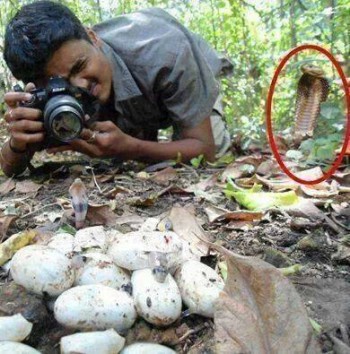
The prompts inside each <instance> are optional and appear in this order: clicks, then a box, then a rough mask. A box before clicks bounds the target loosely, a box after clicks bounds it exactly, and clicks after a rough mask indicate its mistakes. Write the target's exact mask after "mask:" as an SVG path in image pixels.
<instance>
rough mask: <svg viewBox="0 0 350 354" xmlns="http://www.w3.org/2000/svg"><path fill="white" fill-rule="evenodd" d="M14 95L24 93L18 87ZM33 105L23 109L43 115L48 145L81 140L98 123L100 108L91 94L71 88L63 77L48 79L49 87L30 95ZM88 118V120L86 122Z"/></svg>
mask: <svg viewBox="0 0 350 354" xmlns="http://www.w3.org/2000/svg"><path fill="white" fill-rule="evenodd" d="M14 89H15V91H23V89H22V88H21V87H19V86H18V85H16V86H15V88H14ZM30 93H31V94H32V99H31V101H26V102H22V103H21V106H23V107H30V108H37V109H40V110H41V111H42V121H43V123H44V128H45V132H46V144H45V145H49V146H57V145H62V143H63V144H64V143H69V142H70V141H72V140H74V139H76V138H78V137H79V135H80V133H81V131H82V129H83V128H84V127H88V126H89V125H90V124H91V123H93V122H95V121H96V120H97V116H98V110H99V104H98V101H97V99H96V97H94V96H93V95H91V94H90V92H89V91H88V90H87V89H85V88H83V87H78V86H73V85H71V84H70V83H69V82H68V81H67V80H65V79H63V78H62V77H59V76H56V77H52V78H50V79H49V81H48V83H47V85H46V87H44V88H38V89H34V90H32V91H30ZM87 116H88V119H86V118H87Z"/></svg>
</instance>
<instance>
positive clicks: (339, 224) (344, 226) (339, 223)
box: [331, 213, 350, 231]
mask: <svg viewBox="0 0 350 354" xmlns="http://www.w3.org/2000/svg"><path fill="white" fill-rule="evenodd" d="M331 219H332V220H333V222H334V223H335V224H337V225H338V226H340V227H341V228H343V229H345V230H347V231H350V227H348V226H346V225H343V224H342V223H341V222H339V221H338V220H337V219H336V218H335V216H334V215H333V213H331Z"/></svg>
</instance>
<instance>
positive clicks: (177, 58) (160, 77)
mask: <svg viewBox="0 0 350 354" xmlns="http://www.w3.org/2000/svg"><path fill="white" fill-rule="evenodd" d="M94 30H95V31H96V33H97V34H98V35H99V37H100V38H101V39H102V40H103V46H102V50H103V52H104V53H105V55H106V56H107V58H108V59H109V60H110V62H111V63H112V70H113V88H114V101H113V102H112V104H110V105H106V106H104V107H103V108H102V110H101V118H102V119H105V120H112V121H114V122H115V123H116V124H117V125H118V126H119V127H120V128H121V129H122V130H123V131H124V132H126V133H128V134H130V135H133V136H138V137H141V138H145V139H149V138H150V137H151V136H152V135H154V132H155V131H157V130H158V129H162V128H166V127H169V126H170V125H173V126H175V127H176V128H177V129H178V130H180V131H181V129H184V128H190V127H194V126H196V125H198V124H199V123H200V122H201V121H202V120H203V119H205V118H206V117H208V116H210V114H211V112H212V109H213V105H214V103H215V100H216V98H217V96H218V92H219V83H218V81H217V77H218V76H219V74H220V73H221V72H222V71H223V69H225V68H227V69H230V68H231V67H230V65H231V64H230V63H229V62H228V61H227V60H226V59H224V58H220V57H219V55H218V54H217V53H216V52H215V51H214V50H213V49H212V48H211V47H209V45H208V44H207V43H206V42H205V41H204V40H203V39H202V38H200V37H199V36H197V35H196V34H194V33H192V32H190V31H189V30H187V29H186V28H185V27H184V26H182V25H181V24H180V23H179V22H178V21H177V20H176V19H175V18H173V17H172V16H171V15H169V14H168V13H167V12H165V11H163V10H161V9H157V8H151V9H146V10H142V11H139V12H135V13H132V14H128V15H123V16H119V17H117V18H115V19H112V20H109V21H106V22H103V23H101V24H98V25H96V26H94ZM101 70H103V68H101Z"/></svg>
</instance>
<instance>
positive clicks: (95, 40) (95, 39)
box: [85, 27, 101, 47]
mask: <svg viewBox="0 0 350 354" xmlns="http://www.w3.org/2000/svg"><path fill="white" fill-rule="evenodd" d="M85 31H86V33H87V34H88V36H89V38H90V40H91V42H92V44H93V45H94V46H96V47H100V46H101V41H100V38H99V37H98V35H97V33H96V32H95V31H94V30H93V29H92V28H89V27H86V28H85Z"/></svg>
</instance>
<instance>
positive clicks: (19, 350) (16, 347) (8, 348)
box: [0, 341, 40, 354]
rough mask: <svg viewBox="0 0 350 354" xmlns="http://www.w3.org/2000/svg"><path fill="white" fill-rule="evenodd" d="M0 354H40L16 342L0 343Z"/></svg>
mask: <svg viewBox="0 0 350 354" xmlns="http://www.w3.org/2000/svg"><path fill="white" fill-rule="evenodd" d="M0 353H4V354H40V352H38V351H37V350H36V349H34V348H32V347H30V346H28V345H25V344H22V343H18V342H8V341H4V342H0Z"/></svg>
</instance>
